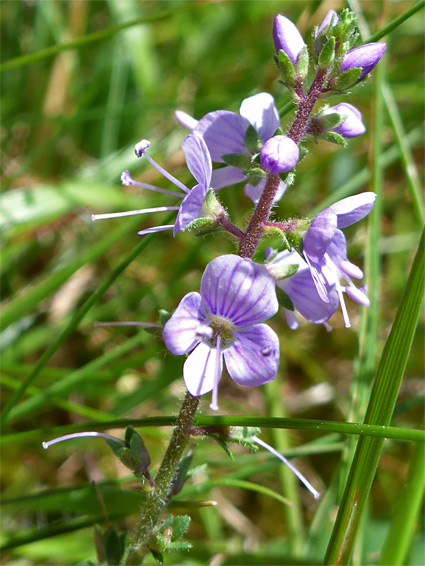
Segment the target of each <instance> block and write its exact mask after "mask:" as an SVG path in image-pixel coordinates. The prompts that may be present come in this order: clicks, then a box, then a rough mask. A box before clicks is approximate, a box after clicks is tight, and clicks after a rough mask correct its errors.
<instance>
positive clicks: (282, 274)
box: [267, 262, 299, 280]
mask: <svg viewBox="0 0 425 566" xmlns="http://www.w3.org/2000/svg"><path fill="white" fill-rule="evenodd" d="M298 268H299V265H298V264H284V263H283V262H278V263H272V264H270V265H269V266H268V267H267V271H268V272H269V273H270V275H271V276H272V277H273V278H274V279H276V280H279V279H286V278H287V277H291V275H295V273H296V272H297V271H298Z"/></svg>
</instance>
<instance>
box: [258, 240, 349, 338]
mask: <svg viewBox="0 0 425 566" xmlns="http://www.w3.org/2000/svg"><path fill="white" fill-rule="evenodd" d="M282 265H283V266H291V265H298V270H297V271H296V273H295V274H294V275H291V276H289V277H285V278H284V279H279V278H278V277H279V276H278V275H277V278H276V276H275V275H276V274H278V273H279V270H281V268H282ZM265 267H266V269H267V270H268V271H269V273H270V274H271V275H272V276H273V277H275V279H276V285H277V286H278V287H279V288H280V289H282V291H284V292H285V293H286V294H287V295H288V297H289V298H290V299H291V302H292V304H293V306H294V309H295V310H297V311H298V312H299V313H300V314H302V316H303V317H304V318H305V319H306V320H308V321H309V322H312V323H314V324H324V323H326V321H327V320H329V319H330V318H331V316H333V315H334V314H335V312H336V310H337V308H338V294H337V292H336V291H335V289H333V288H331V289H329V292H328V298H329V302H324V301H323V300H322V298H321V297H320V295H319V293H318V292H317V289H316V285H315V283H314V281H313V277H312V275H311V272H310V268H309V266H308V264H307V263H306V262H305V261H304V260H303V258H302V257H301V256H300V254H299V253H297V252H296V251H295V250H292V251H288V250H284V251H283V252H280V253H278V254H277V255H276V257H275V258H274V259H273V260H272V261H271V262H270V263H268V264H266V266H265ZM283 310H284V312H285V316H286V321H287V323H288V326H289V328H291V330H296V329H297V328H298V319H297V317H296V315H295V312H294V311H293V310H289V309H287V308H284V309H283Z"/></svg>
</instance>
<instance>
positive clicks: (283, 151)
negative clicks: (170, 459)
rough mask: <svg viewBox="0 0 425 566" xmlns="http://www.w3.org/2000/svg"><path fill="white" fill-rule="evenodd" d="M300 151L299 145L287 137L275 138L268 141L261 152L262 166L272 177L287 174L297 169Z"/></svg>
mask: <svg viewBox="0 0 425 566" xmlns="http://www.w3.org/2000/svg"><path fill="white" fill-rule="evenodd" d="M299 155H300V153H299V150H298V146H297V144H296V143H295V142H294V141H293V140H291V138H288V137H287V136H274V137H273V138H270V139H269V140H267V141H266V143H265V144H264V145H263V147H262V148H261V151H260V161H261V165H262V166H263V167H264V169H267V171H270V173H271V174H272V175H277V174H278V173H286V172H287V171H290V170H291V169H292V168H293V167H295V165H296V163H297V161H298V158H299Z"/></svg>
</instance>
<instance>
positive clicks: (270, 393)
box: [265, 361, 304, 556]
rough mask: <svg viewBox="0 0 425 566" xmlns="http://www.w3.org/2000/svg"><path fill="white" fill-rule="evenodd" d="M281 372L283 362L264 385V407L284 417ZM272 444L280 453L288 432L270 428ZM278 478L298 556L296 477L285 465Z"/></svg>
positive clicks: (300, 530) (299, 533)
mask: <svg viewBox="0 0 425 566" xmlns="http://www.w3.org/2000/svg"><path fill="white" fill-rule="evenodd" d="M282 372H283V373H285V367H284V364H282V361H281V364H280V368H279V373H278V375H277V377H276V379H275V380H274V381H271V382H270V383H267V384H266V386H265V397H266V409H267V414H268V415H270V416H271V417H281V418H282V417H285V410H284V407H283V403H282V395H281V391H280V390H281V386H282V378H281V376H282ZM270 433H271V437H272V439H273V446H274V447H275V448H276V450H277V451H278V452H280V453H281V454H282V453H283V452H285V451H286V450H287V449H288V448H290V446H291V440H290V436H289V434H290V432H289V431H287V430H283V429H280V430H279V429H272V430H271V431H270ZM279 478H280V484H281V488H282V493H283V495H284V497H285V498H286V499H288V500H289V501H290V502H291V503H292V507H288V506H287V505H285V506H284V509H283V511H284V515H285V524H286V525H287V529H288V537H287V543H288V546H289V548H290V551H291V553H293V554H294V556H300V554H301V550H302V546H303V543H304V524H303V516H302V509H301V502H300V497H299V491H298V485H297V478H296V477H295V475H294V474H293V473H292V472H291V470H290V469H289V468H288V467H287V466H283V465H282V466H280V468H279Z"/></svg>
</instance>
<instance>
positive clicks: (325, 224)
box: [304, 192, 376, 328]
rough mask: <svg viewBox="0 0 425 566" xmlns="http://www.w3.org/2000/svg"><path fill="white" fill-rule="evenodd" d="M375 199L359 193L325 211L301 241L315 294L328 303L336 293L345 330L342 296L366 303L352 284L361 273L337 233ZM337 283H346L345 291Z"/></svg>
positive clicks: (361, 291)
mask: <svg viewBox="0 0 425 566" xmlns="http://www.w3.org/2000/svg"><path fill="white" fill-rule="evenodd" d="M375 198H376V195H375V193H372V192H367V193H361V194H359V195H356V196H352V197H348V198H345V199H343V200H340V201H339V202H337V203H335V204H334V205H332V206H330V207H329V208H325V210H322V212H320V213H319V214H318V215H317V216H316V218H315V219H314V220H313V222H312V223H311V226H310V228H309V229H308V231H307V234H306V236H305V238H304V257H305V259H306V261H307V263H308V264H309V266H310V271H311V275H312V277H313V280H314V284H315V286H316V289H317V292H318V294H319V296H320V298H321V299H322V301H324V302H325V303H330V302H331V300H332V297H331V294H332V292H333V291H334V290H336V292H337V293H338V298H339V302H340V305H341V309H342V314H343V317H344V322H345V326H346V327H347V328H348V327H349V326H350V320H349V318H348V313H347V309H346V307H345V302H344V297H343V292H345V293H347V295H348V296H349V297H350V299H352V300H353V301H355V302H356V303H359V304H361V305H364V306H369V299H368V298H367V297H366V295H365V294H364V292H363V290H362V289H358V288H357V287H356V286H355V285H354V283H353V282H352V281H351V278H353V279H361V278H362V277H363V272H362V270H361V269H360V268H358V267H357V266H356V265H354V264H353V263H351V262H350V261H349V260H348V259H347V243H346V241H345V236H344V234H343V233H342V232H341V230H340V229H341V228H345V227H346V226H350V225H351V224H354V223H355V222H358V221H359V220H361V219H362V218H364V217H365V216H367V215H368V214H369V212H370V211H371V210H372V208H373V205H374V202H375ZM340 279H344V280H345V281H346V283H347V285H346V286H345V287H342V286H341V284H340Z"/></svg>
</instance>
